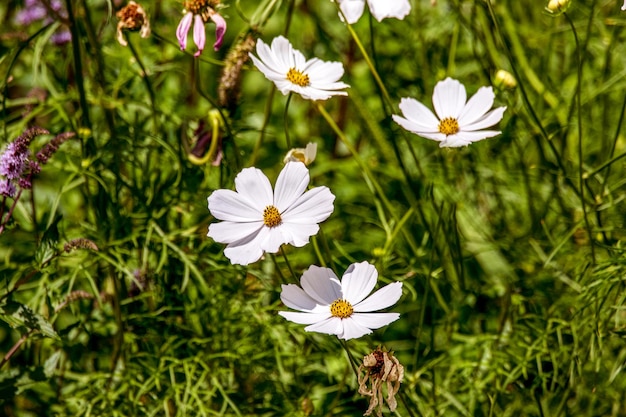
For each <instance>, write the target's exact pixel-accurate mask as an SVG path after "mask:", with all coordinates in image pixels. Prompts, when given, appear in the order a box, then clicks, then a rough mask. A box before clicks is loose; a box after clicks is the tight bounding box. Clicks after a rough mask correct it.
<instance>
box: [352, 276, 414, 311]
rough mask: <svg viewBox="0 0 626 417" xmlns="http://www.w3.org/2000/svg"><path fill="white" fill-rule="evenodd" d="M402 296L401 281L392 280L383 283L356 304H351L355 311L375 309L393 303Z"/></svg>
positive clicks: (380, 308)
mask: <svg viewBox="0 0 626 417" xmlns="http://www.w3.org/2000/svg"><path fill="white" fill-rule="evenodd" d="M400 296H402V283H401V282H393V283H391V284H389V285H385V286H384V287H383V288H381V289H379V290H378V291H376V292H375V293H374V294H372V295H370V296H369V297H367V298H366V299H365V300H363V301H361V302H360V303H358V304H356V305H354V304H353V305H352V306H353V308H354V311H355V312H357V313H358V312H368V311H377V310H382V309H383V308H387V307H389V306H392V305H394V304H395V303H397V302H398V300H399V299H400Z"/></svg>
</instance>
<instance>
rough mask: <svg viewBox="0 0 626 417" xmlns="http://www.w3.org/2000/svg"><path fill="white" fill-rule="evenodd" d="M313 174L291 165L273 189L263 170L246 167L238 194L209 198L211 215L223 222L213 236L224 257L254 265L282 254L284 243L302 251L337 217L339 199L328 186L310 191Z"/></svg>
mask: <svg viewBox="0 0 626 417" xmlns="http://www.w3.org/2000/svg"><path fill="white" fill-rule="evenodd" d="M308 185H309V170H308V169H307V168H306V167H305V166H304V164H303V163H302V162H289V163H287V164H286V165H285V167H284V168H283V169H282V171H281V172H280V174H279V175H278V180H277V181H276V190H275V191H274V190H272V186H271V185H270V181H269V180H268V179H267V177H266V176H265V174H263V172H261V170H260V169H257V168H245V169H244V170H242V171H241V172H240V173H239V174H238V175H237V177H236V178H235V189H236V190H237V191H236V192H235V191H231V190H216V191H214V192H213V193H212V194H211V195H210V196H209V198H208V201H209V210H210V211H211V214H212V215H213V216H215V218H216V219H218V220H222V221H221V222H220V223H213V224H211V225H210V226H209V233H208V236H209V237H212V238H213V239H214V240H215V241H216V242H219V243H226V244H227V245H228V246H226V249H225V250H224V254H225V255H226V257H227V258H228V259H230V261H231V262H232V263H233V264H239V265H248V264H249V263H252V262H255V261H257V260H259V259H260V258H261V256H263V252H270V253H276V252H278V249H279V248H280V245H282V244H283V243H288V244H290V245H293V246H297V247H301V246H304V245H306V244H307V243H309V237H311V236H312V235H314V234H316V233H317V232H318V230H319V225H318V223H320V222H323V221H324V220H326V219H327V218H328V216H330V214H331V213H332V212H333V201H334V200H335V196H334V195H333V194H332V193H331V192H330V190H329V189H328V188H327V187H315V188H312V189H310V190H308V191H307V187H308Z"/></svg>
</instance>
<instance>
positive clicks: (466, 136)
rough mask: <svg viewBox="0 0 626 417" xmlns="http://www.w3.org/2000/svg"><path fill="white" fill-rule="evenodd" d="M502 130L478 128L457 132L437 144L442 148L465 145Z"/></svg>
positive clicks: (496, 134) (497, 133)
mask: <svg viewBox="0 0 626 417" xmlns="http://www.w3.org/2000/svg"><path fill="white" fill-rule="evenodd" d="M500 133H502V132H498V131H496V130H479V131H477V132H463V131H461V132H459V133H457V134H456V135H450V136H448V137H447V138H446V140H444V141H443V142H441V143H440V144H439V146H440V147H442V148H458V147H460V146H467V145H469V144H471V143H474V142H478V141H480V140H483V139H487V138H491V137H494V136H498V135H499V134H500Z"/></svg>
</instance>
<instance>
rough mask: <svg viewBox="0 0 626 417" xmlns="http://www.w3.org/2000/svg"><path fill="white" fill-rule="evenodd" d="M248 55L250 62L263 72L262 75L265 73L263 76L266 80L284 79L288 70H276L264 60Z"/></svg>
mask: <svg viewBox="0 0 626 417" xmlns="http://www.w3.org/2000/svg"><path fill="white" fill-rule="evenodd" d="M249 56H250V59H251V60H252V63H253V64H254V65H255V66H256V67H257V68H258V69H259V71H261V72H262V73H263V75H265V78H267V79H268V80H270V81H273V82H277V81H279V80H286V74H287V71H288V70H287V71H285V72H278V71H277V70H275V69H273V68H271V67H269V66H268V65H266V64H265V62H264V61H261V60H260V59H259V58H257V57H255V56H254V55H252V54H249Z"/></svg>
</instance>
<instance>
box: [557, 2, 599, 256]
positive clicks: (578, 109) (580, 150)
mask: <svg viewBox="0 0 626 417" xmlns="http://www.w3.org/2000/svg"><path fill="white" fill-rule="evenodd" d="M563 16H565V20H567V23H569V25H570V27H571V28H572V33H573V34H574V41H575V42H576V59H577V64H578V65H577V74H576V78H577V80H576V112H577V113H578V117H577V119H578V181H579V184H578V185H579V187H580V188H579V190H580V191H579V192H580V204H581V207H582V210H583V218H584V220H585V228H586V229H587V234H588V235H589V246H590V248H591V261H592V263H593V265H595V264H596V250H595V243H594V237H593V234H592V230H591V224H590V223H589V218H588V217H587V205H586V203H585V197H584V196H585V194H584V193H585V189H584V183H585V179H584V172H583V170H584V168H583V159H584V158H583V121H582V104H581V98H580V96H581V94H582V78H583V58H582V50H581V49H580V48H581V46H580V41H579V40H578V33H577V32H576V27H575V26H574V22H573V21H572V19H571V18H570V17H569V15H568V14H567V13H563Z"/></svg>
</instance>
